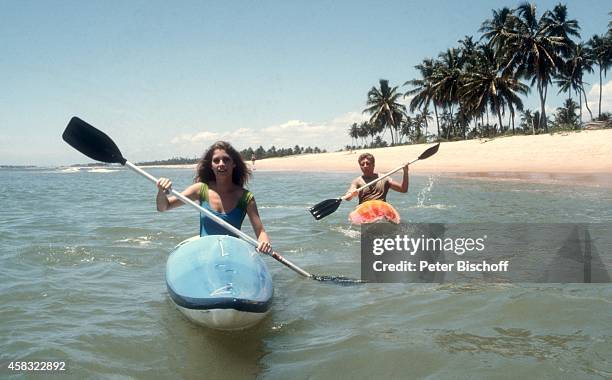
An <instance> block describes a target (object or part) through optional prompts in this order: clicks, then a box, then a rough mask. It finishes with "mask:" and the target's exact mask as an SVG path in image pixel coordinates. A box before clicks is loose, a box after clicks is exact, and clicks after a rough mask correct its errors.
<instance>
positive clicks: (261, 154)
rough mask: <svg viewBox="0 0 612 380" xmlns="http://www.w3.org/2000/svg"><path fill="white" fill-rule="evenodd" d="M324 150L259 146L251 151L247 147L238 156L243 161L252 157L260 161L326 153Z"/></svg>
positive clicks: (297, 146)
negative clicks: (265, 147) (295, 155)
mask: <svg viewBox="0 0 612 380" xmlns="http://www.w3.org/2000/svg"><path fill="white" fill-rule="evenodd" d="M326 152H327V151H326V150H325V149H320V148H319V147H314V148H312V147H310V146H308V147H302V146H299V145H296V146H294V147H293V148H276V147H275V146H274V145H272V146H271V147H270V148H269V149H267V150H266V149H264V148H263V147H262V146H261V145H260V146H259V147H258V148H257V149H255V150H253V148H251V147H248V148H247V149H243V150H241V151H240V155H241V156H242V158H243V159H245V160H250V159H251V158H252V157H253V156H255V158H256V159H258V160H261V159H262V158H272V157H284V156H291V155H294V154H310V153H326Z"/></svg>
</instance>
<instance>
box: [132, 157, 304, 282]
mask: <svg viewBox="0 0 612 380" xmlns="http://www.w3.org/2000/svg"><path fill="white" fill-rule="evenodd" d="M125 166H127V167H128V168H130V169H132V170H133V171H135V172H136V173H138V174H140V175H142V176H143V177H145V178H146V179H148V180H149V181H151V182H153V183H157V178H155V177H153V176H152V175H151V174H149V173H147V172H145V171H144V170H142V169H140V168H139V167H138V166H136V165H134V164H132V163H131V162H130V161H126V162H125ZM171 193H172V195H174V196H175V197H177V198H178V199H180V200H181V201H182V202H183V203H186V204H189V205H191V206H193V207H195V208H196V209H198V210H199V211H200V212H203V213H204V214H206V216H208V217H209V218H211V219H212V220H214V221H215V222H216V223H218V224H220V225H221V226H223V227H224V228H225V229H227V230H228V231H230V232H232V233H234V234H235V235H237V236H239V237H240V238H242V239H243V240H245V241H246V242H247V243H250V244H251V245H252V246H254V247H256V248H257V246H258V245H259V243H258V242H257V240H255V239H253V238H252V237H250V236H249V235H247V234H245V233H244V232H242V231H240V230H239V229H238V228H236V227H234V226H232V225H231V224H229V223H228V222H226V221H225V220H223V219H221V218H219V217H218V216H217V215H215V214H213V213H212V212H210V211H209V210H207V209H205V208H204V207H202V206H200V205H199V204H197V203H196V202H194V201H193V200H191V199H189V198H187V197H186V196H184V195H183V194H181V193H179V192H178V191H176V190H174V189H172V191H171ZM266 254H267V255H269V256H272V257H273V258H274V259H275V260H277V261H279V262H281V263H283V264H285V265H286V266H288V267H289V268H291V269H293V271H295V272H297V273H299V274H301V275H302V276H304V277H312V275H311V274H310V273H308V272H306V271H305V270H303V269H302V268H300V267H298V266H297V265H295V264H293V263H292V262H291V261H289V260H287V259H285V258H284V257H282V256H281V255H279V254H278V253H276V252H272V253H266Z"/></svg>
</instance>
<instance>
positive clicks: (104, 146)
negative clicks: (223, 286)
mask: <svg viewBox="0 0 612 380" xmlns="http://www.w3.org/2000/svg"><path fill="white" fill-rule="evenodd" d="M62 138H63V139H64V141H66V142H67V143H68V144H69V145H70V146H72V147H73V148H74V149H76V150H78V151H79V152H81V153H83V154H84V155H86V156H87V157H89V158H92V159H94V160H96V161H102V162H107V163H110V164H121V165H123V166H127V167H128V168H130V169H132V170H133V171H135V172H136V173H138V174H140V175H142V176H143V177H145V178H146V179H148V180H150V181H151V182H153V183H157V178H155V177H153V176H152V175H150V174H149V173H147V172H145V171H144V170H142V169H140V168H139V167H137V166H136V165H134V164H132V163H131V162H129V161H128V160H126V159H125V158H123V155H122V154H121V151H120V150H119V148H118V147H117V145H116V144H115V143H114V142H113V140H112V139H111V138H110V137H108V136H107V135H106V134H105V133H104V132H102V131H100V130H99V129H96V128H95V127H93V126H92V125H90V124H88V123H86V122H85V121H83V120H81V119H79V118H78V117H76V116H75V117H73V118H72V119H71V120H70V122H69V123H68V126H67V127H66V130H64V133H63V134H62ZM171 193H172V195H174V196H175V197H177V198H178V199H180V200H181V201H182V202H183V203H186V204H189V205H191V206H193V207H194V208H196V209H197V210H198V211H200V212H203V213H204V214H206V216H208V217H209V218H211V219H212V220H213V221H215V222H216V223H218V224H219V225H221V226H223V227H224V228H225V229H226V230H227V231H229V232H232V233H233V234H235V235H237V236H239V237H240V238H241V239H243V240H245V241H246V242H248V243H250V244H251V245H253V246H254V247H257V246H258V242H257V240H255V239H253V238H252V237H250V236H249V235H247V234H245V233H244V232H242V231H240V230H239V229H238V228H236V227H234V226H232V225H231V224H229V223H228V222H226V221H225V220H223V219H221V218H219V217H218V216H217V215H215V214H213V213H212V212H210V211H209V210H207V209H205V208H204V207H202V206H200V205H199V204H197V203H196V202H194V201H192V200H191V199H189V198H187V197H186V196H184V195H183V194H181V193H179V192H178V191H176V190H174V189H172V190H171ZM268 255H269V256H272V257H273V258H274V259H275V260H276V261H278V262H280V263H282V264H283V265H285V266H287V267H289V268H291V269H292V270H293V271H295V272H297V273H299V274H301V275H302V276H304V277H308V278H310V279H313V280H317V281H333V282H336V283H340V284H353V283H360V282H363V281H361V280H356V279H350V278H347V277H342V276H318V275H313V274H311V273H308V272H306V271H305V270H303V269H302V268H300V267H298V266H297V265H295V264H293V263H292V262H291V261H289V260H287V259H285V258H284V257H282V256H281V255H279V254H278V253H277V252H272V253H268Z"/></svg>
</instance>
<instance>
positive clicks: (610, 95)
mask: <svg viewBox="0 0 612 380" xmlns="http://www.w3.org/2000/svg"><path fill="white" fill-rule="evenodd" d="M587 100H588V102H589V107H590V108H591V111H592V112H593V116H594V117H597V112H598V110H599V83H596V84H594V85H593V86H592V87H591V90H590V91H589V92H588V93H587ZM584 112H587V110H586V108H584V110H583V114H584ZM601 112H602V113H603V112H612V80H610V81H608V82H607V83H604V84H603V86H602V91H601Z"/></svg>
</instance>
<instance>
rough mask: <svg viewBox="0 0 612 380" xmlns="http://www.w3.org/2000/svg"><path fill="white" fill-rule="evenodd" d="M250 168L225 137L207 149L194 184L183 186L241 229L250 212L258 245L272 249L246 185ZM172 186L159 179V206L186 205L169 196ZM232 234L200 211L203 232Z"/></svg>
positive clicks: (189, 195) (186, 192) (185, 192)
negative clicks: (167, 192)
mask: <svg viewBox="0 0 612 380" xmlns="http://www.w3.org/2000/svg"><path fill="white" fill-rule="evenodd" d="M250 176H251V171H250V170H249V169H248V167H247V165H246V164H245V162H244V161H243V160H242V157H241V156H240V153H238V151H236V149H234V147H232V146H231V145H230V144H229V143H227V142H225V141H218V142H216V143H214V144H213V145H212V146H211V147H210V148H208V150H207V151H206V152H205V153H204V155H203V156H202V158H201V159H200V161H199V162H198V165H197V168H196V176H195V178H194V184H193V185H191V186H189V187H187V188H186V189H185V190H183V192H182V194H183V195H184V196H186V197H187V198H189V199H191V200H193V201H195V202H200V204H201V205H202V207H204V208H206V209H208V210H210V211H211V212H213V213H214V214H215V215H217V216H218V217H220V218H221V219H223V220H225V221H226V222H228V223H229V224H231V225H232V226H234V227H236V228H238V229H240V227H241V226H242V221H243V220H244V217H245V215H248V216H249V220H250V221H251V225H252V226H253V230H254V231H255V236H257V241H258V242H259V244H258V246H257V249H258V250H259V251H261V252H265V253H271V252H272V247H271V245H270V238H269V237H268V234H267V233H266V230H265V228H264V226H263V223H262V222H261V219H260V218H259V212H258V211H257V204H256V203H255V197H254V196H253V193H251V192H250V191H249V190H246V189H245V188H244V187H243V186H244V185H245V184H246V183H247V181H248V179H249V177H250ZM171 187H172V182H171V181H170V180H169V179H168V178H160V179H159V180H158V181H157V189H158V191H157V198H156V203H157V210H158V211H167V210H170V209H172V208H175V207H178V206H181V205H183V202H181V201H180V200H179V199H178V198H176V197H174V196H171V197H168V196H166V191H168V190H169V189H170V188H171ZM205 235H231V233H230V232H229V231H226V230H225V229H224V228H223V227H221V226H220V225H218V224H217V223H216V222H214V221H213V220H212V219H211V218H209V217H207V216H206V215H205V214H203V213H202V214H200V236H205Z"/></svg>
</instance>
